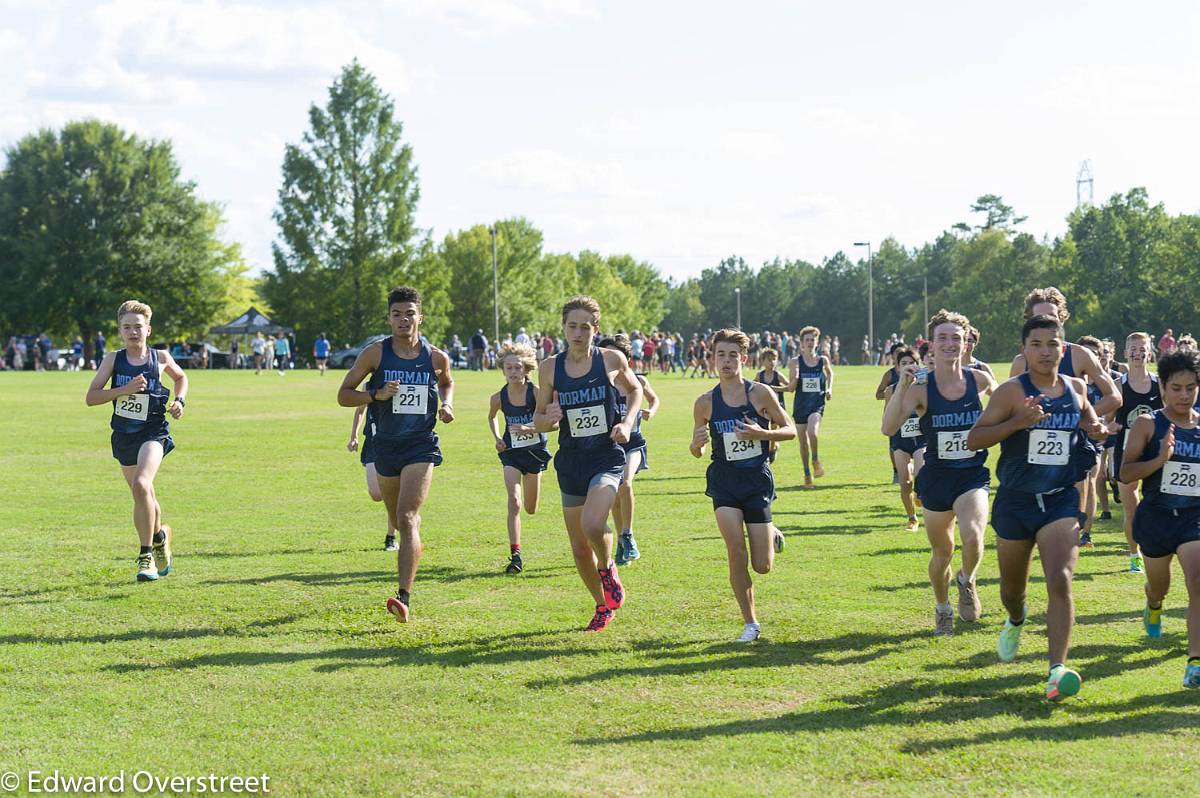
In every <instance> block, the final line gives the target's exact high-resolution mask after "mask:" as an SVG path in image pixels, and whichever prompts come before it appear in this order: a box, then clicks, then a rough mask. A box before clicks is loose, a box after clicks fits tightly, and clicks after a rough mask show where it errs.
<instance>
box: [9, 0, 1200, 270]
mask: <svg viewBox="0 0 1200 798" xmlns="http://www.w3.org/2000/svg"><path fill="white" fill-rule="evenodd" d="M1147 9H1152V11H1150V10H1139V8H1138V7H1135V6H1131V5H1130V4H1129V3H1127V2H1126V3H1116V2H1090V3H1082V2H1075V3H1045V2H1026V1H1025V0H1015V1H1014V2H1009V3H1005V4H1001V5H997V4H978V3H962V2H938V3H934V2H927V3H926V2H916V3H894V2H861V3H844V4H833V3H820V4H817V3H806V2H771V1H770V0H761V1H758V2H748V3H729V2H709V0H693V1H692V2H653V0H642V1H641V2H627V1H626V0H610V1H608V2H601V0H558V1H557V2H555V1H554V0H445V1H444V2H438V0H407V1H406V2H401V1H400V0H375V1H374V2H303V0H298V1H297V2H286V3H284V2H255V1H254V0H243V1H242V2H224V0H199V1H198V2H185V1H184V0H113V1H112V2H106V3H82V2H44V3H41V2H39V3H29V2H15V1H13V0H0V65H2V66H0V70H2V72H0V146H2V147H4V148H8V147H10V146H11V145H13V144H14V143H15V142H16V141H17V140H19V139H20V137H21V136H23V135H25V134H27V133H30V132H33V131H35V130H37V129H39V128H42V127H48V126H49V127H57V126H61V125H62V124H63V123H65V122H67V121H69V120H72V119H79V118H85V117H94V118H99V119H103V120H106V121H111V122H115V123H117V124H119V125H121V126H123V127H124V128H126V129H127V130H129V131H131V132H134V133H137V134H139V135H142V136H147V137H154V138H168V139H170V140H171V141H172V142H173V144H174V147H175V152H176V155H177V158H178V159H179V162H180V165H181V168H182V172H183V174H184V176H185V177H186V178H188V179H190V180H193V181H195V183H196V185H197V191H198V193H199V195H200V196H202V197H203V198H204V199H207V200H211V201H215V202H218V203H220V204H221V205H222V206H223V207H224V209H225V218H226V225H225V227H224V229H223V235H224V237H225V238H227V239H230V240H234V241H237V242H239V243H240V244H241V245H242V247H243V250H244V253H245V256H246V258H247V261H248V263H249V264H250V265H251V266H252V268H253V269H254V270H255V271H258V270H261V269H264V268H269V267H270V263H271V242H272V240H273V238H274V236H275V225H274V223H273V221H272V219H271V211H272V209H273V207H274V205H275V200H276V194H277V191H278V189H279V185H280V165H281V163H282V160H283V151H284V147H285V145H286V144H287V143H296V142H299V140H300V137H301V136H302V134H303V132H304V130H305V128H306V125H307V113H308V108H309V106H310V105H311V104H313V103H318V104H323V103H324V102H325V100H326V98H327V91H328V87H329V84H330V83H331V82H332V80H333V79H334V78H335V77H336V75H337V74H338V71H339V70H340V68H341V67H342V66H343V65H344V64H346V63H348V62H349V61H350V60H351V59H353V58H358V59H359V60H360V61H361V62H362V63H363V65H364V66H366V67H367V68H368V69H370V70H371V71H372V72H373V73H374V74H375V75H376V77H377V79H378V81H379V83H380V85H381V87H382V88H383V89H384V90H385V91H386V92H387V93H388V94H389V95H390V96H391V97H392V99H393V100H394V102H395V105H396V109H397V115H398V117H399V118H400V119H401V120H403V123H404V138H405V139H406V140H407V141H408V142H409V143H410V144H411V145H412V148H413V152H414V158H415V161H416V163H417V165H418V169H419V178H420V188H421V200H420V204H419V206H418V209H417V214H416V217H417V224H418V225H420V226H421V227H422V228H424V229H427V230H429V231H430V233H431V235H432V236H433V237H434V239H435V240H438V239H441V238H442V237H444V236H445V235H446V234H447V233H450V232H453V231H455V230H458V229H462V228H465V227H469V226H472V225H474V224H480V223H488V222H491V221H493V220H495V219H501V218H508V217H513V216H524V217H526V218H528V219H529V220H530V221H531V222H532V223H533V224H534V225H536V226H537V227H538V228H540V229H541V230H542V231H543V232H544V234H545V247H546V250H547V251H551V252H563V251H570V252H577V251H579V250H581V249H591V250H595V251H599V252H601V253H604V254H616V253H629V254H631V255H633V256H634V257H636V258H638V259H640V260H646V261H649V262H651V263H653V264H654V265H656V266H657V267H658V268H659V269H660V270H661V271H662V272H663V273H664V274H665V275H666V276H669V277H672V278H675V279H683V278H686V277H689V276H695V275H698V274H699V273H700V271H701V270H702V269H704V268H707V267H710V266H714V265H716V264H717V263H718V262H719V261H720V260H721V259H722V258H725V257H727V256H730V255H740V256H741V257H743V258H745V259H746V261H747V262H748V263H750V264H751V265H755V266H757V265H759V264H761V263H762V262H764V261H767V260H771V259H774V258H776V257H779V258H799V259H805V260H809V261H812V262H814V263H819V262H820V261H821V260H822V259H824V258H826V257H829V256H831V255H833V254H834V253H835V252H837V251H839V250H844V251H846V252H849V253H854V252H855V250H854V248H853V243H854V242H856V241H872V242H874V243H875V244H876V246H877V245H878V242H879V241H881V240H882V239H884V238H886V237H888V236H892V237H895V238H896V239H897V240H899V241H900V242H902V243H903V244H905V245H907V246H910V247H911V246H916V245H919V244H921V243H923V242H925V241H929V240H932V239H933V238H935V237H936V236H937V235H938V234H939V233H940V232H941V231H943V230H945V229H947V228H948V227H950V225H952V224H954V223H955V222H958V221H964V220H968V219H969V218H970V214H969V206H970V204H971V202H972V201H973V200H974V199H975V198H976V197H978V196H980V195H982V194H985V193H993V194H1000V195H1001V196H1003V197H1004V199H1005V200H1006V202H1008V203H1009V204H1010V205H1012V206H1014V208H1015V209H1016V211H1017V212H1018V213H1019V214H1021V215H1027V216H1028V221H1026V222H1025V224H1024V225H1023V227H1022V229H1024V230H1026V231H1028V232H1031V233H1034V234H1035V235H1037V236H1039V237H1040V236H1043V235H1046V236H1050V237H1053V236H1055V235H1059V234H1061V232H1062V231H1063V230H1064V228H1065V223H1064V217H1065V216H1066V215H1067V214H1068V213H1069V212H1070V211H1071V209H1072V208H1073V207H1074V206H1075V197H1076V176H1077V174H1078V172H1079V168H1080V164H1081V163H1082V162H1083V161H1084V160H1085V159H1086V160H1089V161H1090V163H1091V169H1092V172H1093V175H1094V180H1095V183H1094V192H1095V198H1096V201H1097V202H1101V201H1103V200H1104V199H1106V198H1107V197H1109V196H1110V195H1112V194H1113V193H1117V192H1124V191H1127V190H1128V189H1130V188H1132V187H1135V186H1144V187H1146V188H1147V189H1148V190H1149V192H1150V197H1151V199H1152V200H1153V201H1156V202H1162V203H1164V204H1165V206H1166V208H1167V210H1168V211H1170V212H1172V213H1183V212H1186V213H1194V212H1197V211H1200V196H1198V192H1200V175H1198V174H1197V171H1198V170H1200V159H1197V158H1196V157H1195V156H1194V149H1195V140H1196V132H1197V131H1198V130H1200V103H1198V102H1197V101H1196V98H1197V97H1200V59H1197V58H1196V57H1195V45H1194V37H1195V34H1196V32H1197V31H1198V30H1200V5H1197V4H1195V3H1185V2H1162V3H1156V4H1154V5H1153V6H1150V7H1147Z"/></svg>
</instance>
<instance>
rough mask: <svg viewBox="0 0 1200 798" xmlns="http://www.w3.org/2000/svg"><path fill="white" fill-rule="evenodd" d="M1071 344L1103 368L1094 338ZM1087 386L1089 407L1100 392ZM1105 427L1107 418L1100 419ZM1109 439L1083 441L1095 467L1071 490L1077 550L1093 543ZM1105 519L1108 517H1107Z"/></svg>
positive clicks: (1101, 352) (1101, 347)
mask: <svg viewBox="0 0 1200 798" xmlns="http://www.w3.org/2000/svg"><path fill="white" fill-rule="evenodd" d="M1075 343H1077V344H1079V345H1080V346H1082V347H1086V348H1087V349H1088V350H1089V351H1090V352H1091V353H1092V354H1093V355H1095V356H1096V359H1097V360H1099V361H1100V367H1101V368H1106V367H1107V364H1106V363H1105V356H1106V352H1105V347H1104V344H1103V343H1102V342H1101V341H1100V339H1099V338H1097V337H1096V336H1094V335H1084V336H1082V337H1081V338H1080V339H1079V340H1078V341H1076V342H1075ZM1084 382H1086V383H1087V398H1088V401H1089V402H1091V403H1092V407H1093V408H1094V407H1095V406H1096V403H1097V402H1099V401H1100V399H1101V394H1100V389H1099V388H1097V387H1096V385H1095V383H1093V382H1092V381H1091V380H1090V379H1085V380H1084ZM1101 420H1102V421H1104V422H1105V425H1106V426H1107V424H1108V419H1101ZM1110 437H1111V436H1107V437H1106V438H1105V443H1096V442H1094V441H1092V439H1091V438H1085V439H1084V442H1085V443H1086V444H1087V445H1088V446H1089V447H1090V448H1091V450H1092V456H1093V457H1095V459H1096V461H1097V462H1096V464H1095V465H1093V466H1092V467H1091V468H1089V469H1087V473H1086V474H1085V475H1084V478H1083V479H1082V480H1080V481H1079V483H1078V484H1077V485H1075V489H1076V490H1078V491H1079V510H1080V512H1081V513H1082V519H1083V531H1082V534H1081V535H1080V536H1079V548H1081V549H1083V548H1089V549H1090V548H1092V547H1093V546H1094V545H1095V544H1094V543H1093V542H1092V528H1093V527H1094V525H1095V522H1096V505H1097V504H1098V503H1099V496H1100V486H1101V485H1102V484H1103V483H1104V478H1103V477H1102V476H1101V474H1102V471H1101V469H1102V468H1103V460H1104V447H1105V446H1107V445H1108V444H1107V441H1108V439H1109V438H1110ZM1102 506H1103V509H1104V511H1105V512H1106V513H1107V512H1108V496H1107V494H1106V495H1105V497H1104V502H1103V505H1102ZM1108 517H1110V518H1111V517H1112V516H1111V515H1109V516H1108Z"/></svg>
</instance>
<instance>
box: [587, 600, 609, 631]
mask: <svg viewBox="0 0 1200 798" xmlns="http://www.w3.org/2000/svg"><path fill="white" fill-rule="evenodd" d="M612 618H613V611H612V610H610V609H609V608H608V607H607V606H605V605H603V604H597V605H596V614H595V615H593V616H592V622H591V623H589V624H588V625H587V627H586V628H585V629H584V630H583V631H585V632H603V631H604V630H605V629H607V628H608V625H609V623H611V622H612Z"/></svg>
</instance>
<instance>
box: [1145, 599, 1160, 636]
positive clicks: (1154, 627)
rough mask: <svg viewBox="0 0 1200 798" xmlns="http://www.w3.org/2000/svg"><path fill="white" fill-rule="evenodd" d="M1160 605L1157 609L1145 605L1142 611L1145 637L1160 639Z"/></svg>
mask: <svg viewBox="0 0 1200 798" xmlns="http://www.w3.org/2000/svg"><path fill="white" fill-rule="evenodd" d="M1162 613H1163V608H1162V605H1161V604H1159V605H1158V609H1155V608H1153V607H1151V606H1150V605H1149V604H1147V605H1146V609H1144V610H1142V626H1144V627H1146V637H1162Z"/></svg>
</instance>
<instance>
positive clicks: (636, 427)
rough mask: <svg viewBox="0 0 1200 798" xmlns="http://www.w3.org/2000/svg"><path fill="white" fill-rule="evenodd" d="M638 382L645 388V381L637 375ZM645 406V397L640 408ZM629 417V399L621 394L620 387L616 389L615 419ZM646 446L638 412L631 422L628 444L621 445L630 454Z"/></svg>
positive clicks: (640, 412)
mask: <svg viewBox="0 0 1200 798" xmlns="http://www.w3.org/2000/svg"><path fill="white" fill-rule="evenodd" d="M635 376H637V380H638V382H640V383H641V384H642V387H645V385H646V380H645V379H644V378H643V377H642V375H640V374H638V375H635ZM645 404H646V402H645V397H643V399H642V406H643V407H644V406H645ZM628 415H629V397H628V396H626V395H625V394H624V393H622V392H621V389H620V387H617V417H618V418H620V419H622V420H624V419H625V418H626V417H627V416H628ZM645 445H646V439H645V438H644V437H642V411H641V410H638V414H637V418H635V419H634V420H633V429H631V430H630V431H629V442H628V443H623V444H621V448H623V449H624V450H625V451H626V452H632V451H633V450H634V449H641V448H642V447H644V446H645Z"/></svg>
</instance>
